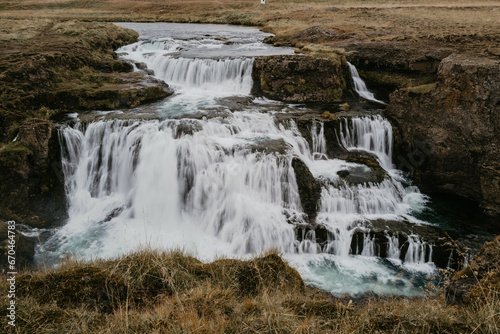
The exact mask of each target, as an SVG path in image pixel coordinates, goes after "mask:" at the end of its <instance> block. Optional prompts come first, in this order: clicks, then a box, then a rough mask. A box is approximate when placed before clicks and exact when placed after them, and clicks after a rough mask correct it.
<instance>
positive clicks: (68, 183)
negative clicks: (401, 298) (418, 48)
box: [39, 30, 432, 293]
mask: <svg viewBox="0 0 500 334" xmlns="http://www.w3.org/2000/svg"><path fill="white" fill-rule="evenodd" d="M199 34H200V35H199V38H198V39H196V40H195V41H189V40H187V39H185V37H184V35H185V32H181V33H179V35H180V36H181V37H182V38H181V37H179V38H177V39H176V38H174V37H169V38H160V39H158V38H157V39H154V38H153V39H151V40H143V41H140V42H138V43H135V44H133V45H129V46H125V47H123V48H122V49H121V50H120V52H122V57H125V58H127V59H129V60H132V61H133V62H143V63H145V64H146V66H147V67H148V68H149V69H152V70H153V71H154V72H155V76H156V77H158V78H160V79H162V80H164V81H165V82H167V83H168V84H171V85H173V86H175V89H176V92H177V94H176V95H175V96H173V97H171V98H169V99H168V101H165V102H164V104H162V106H161V108H163V109H162V110H161V111H159V114H160V115H163V116H166V117H165V118H164V119H162V120H155V121H143V120H106V121H103V120H99V121H95V122H90V123H84V124H78V123H77V124H75V125H74V126H62V127H61V128H60V129H59V136H60V143H61V155H62V166H63V171H64V177H65V189H66V196H67V199H68V203H69V209H68V215H69V219H68V221H67V223H66V224H65V225H64V226H62V227H60V228H58V229H56V230H55V231H54V232H53V234H52V235H51V236H50V237H49V238H48V240H47V241H45V242H44V243H43V244H42V245H40V249H39V250H40V252H41V253H43V256H44V258H45V259H47V258H52V259H53V262H57V260H58V259H60V258H63V257H65V256H66V255H76V256H83V257H87V258H93V257H96V256H98V257H104V258H106V257H113V256H116V255H120V254H123V253H126V252H129V251H130V250H133V249H136V248H138V247H141V246H144V245H146V246H149V247H151V248H162V249H183V250H185V251H187V252H188V253H191V254H193V255H195V256H197V257H199V258H200V259H201V260H203V261H209V260H214V259H216V258H218V257H221V256H223V257H246V256H248V255H251V254H260V253H262V252H265V251H268V250H271V249H277V250H278V251H280V252H282V253H283V254H284V256H285V257H287V259H288V260H290V261H291V262H292V263H294V264H295V266H296V268H298V269H299V272H300V273H301V275H303V277H305V279H306V280H307V281H308V283H310V282H314V280H318V279H319V280H320V282H319V283H318V284H317V285H318V286H321V287H327V286H329V284H334V285H335V284H339V283H338V282H340V281H342V279H337V278H338V277H330V276H329V275H331V273H332V272H334V273H336V275H339V276H340V277H341V278H342V277H344V280H345V281H347V282H348V284H347V285H348V287H347V288H339V287H338V286H334V287H333V288H331V289H330V290H329V291H332V292H341V291H342V293H344V292H353V293H355V292H356V291H355V290H352V289H353V284H352V283H353V282H358V283H354V284H357V286H358V287H359V286H363V288H359V289H360V290H359V291H379V290H377V289H380V286H387V289H388V290H387V291H392V290H393V289H394V286H396V285H398V286H401V284H400V283H401V282H403V285H404V286H408V285H411V284H412V283H411V282H410V280H409V279H407V278H405V277H402V276H401V275H399V271H400V270H406V266H409V267H408V268H409V269H408V270H406V271H407V272H408V271H411V272H412V273H415V272H419V270H420V269H419V266H421V265H427V264H429V263H431V261H432V245H429V244H426V243H425V242H424V241H423V240H421V239H420V238H419V237H417V236H411V237H408V241H407V243H405V244H404V245H402V246H401V245H400V239H398V234H397V233H393V232H392V231H388V232H385V236H386V237H387V244H385V241H381V240H380V239H381V238H383V237H384V234H383V232H382V233H379V232H377V233H376V234H375V233H374V231H372V230H371V228H370V226H371V225H370V224H371V223H372V221H375V220H393V221H399V222H403V221H404V222H407V221H410V222H411V221H414V220H415V219H414V218H413V217H411V215H410V214H411V212H412V207H411V205H410V204H411V203H409V201H408V197H409V196H410V195H411V196H413V197H412V201H413V202H415V203H420V202H419V201H418V198H419V196H420V194H419V193H418V190H417V189H416V188H412V187H405V186H404V185H403V184H402V183H401V182H400V181H401V179H398V178H395V177H393V175H392V174H391V173H389V175H388V176H387V177H385V178H384V179H383V180H382V181H377V182H368V181H366V182H362V181H352V179H350V180H349V179H348V178H346V177H343V176H342V177H341V176H340V175H356V174H357V175H358V176H359V175H361V177H359V178H358V180H359V179H361V180H363V176H365V175H369V174H368V173H370V168H369V167H368V166H365V165H363V164H359V163H350V162H347V161H344V160H340V159H329V158H328V156H327V154H326V152H327V143H328V144H330V143H329V142H328V141H329V140H339V141H340V144H342V145H344V147H345V148H346V149H348V150H364V151H367V152H370V153H372V154H374V155H375V156H376V158H377V159H378V161H379V162H380V165H381V166H382V167H383V168H384V169H385V170H387V171H391V170H393V166H392V160H391V157H392V140H393V139H392V128H391V126H390V123H389V122H388V121H387V120H386V119H384V118H383V117H382V116H378V115H376V116H370V117H355V118H350V119H347V118H346V119H343V120H341V121H340V124H341V127H340V129H339V130H340V131H339V132H338V139H337V138H328V137H327V136H325V128H324V124H325V123H324V122H322V121H313V122H312V123H311V128H310V132H309V133H303V132H301V131H304V127H303V126H302V125H303V124H302V123H300V124H299V125H300V126H298V125H297V124H296V123H295V121H294V120H293V118H288V117H284V118H282V119H280V118H279V117H275V115H274V112H269V108H268V106H269V105H268V104H266V103H268V102H265V103H262V102H261V103H260V104H259V103H258V102H256V101H258V100H254V102H255V103H253V104H252V103H249V104H248V105H245V106H244V107H242V109H240V111H234V110H233V109H231V110H232V111H231V112H226V110H225V108H226V107H225V106H224V104H223V103H221V102H220V100H222V99H221V97H227V96H232V95H248V94H249V93H250V90H251V87H252V78H251V70H252V65H253V58H252V56H251V55H248V54H246V53H237V52H236V50H237V49H239V48H240V47H241V45H242V44H240V45H234V43H233V42H234V41H235V40H236V41H237V42H241V40H240V39H239V37H236V38H233V37H228V36H224V39H221V40H219V39H216V38H206V36H205V32H203V30H200V32H199ZM153 35H154V34H153ZM250 35H252V36H253V33H252V34H250ZM245 38H246V37H245ZM249 40H251V44H252V45H251V46H249V45H247V46H246V47H247V50H250V49H251V50H253V51H252V52H255V50H258V49H259V48H260V47H261V46H260V44H262V43H260V42H259V43H260V44H259V43H257V42H256V41H255V40H253V39H249ZM226 42H227V43H226ZM226 44H227V45H226ZM247 44H249V43H247ZM229 46H231V47H232V48H233V49H231V51H230V52H227V53H224V52H221V53H220V54H219V55H220V56H217V57H212V58H209V57H208V56H207V54H209V53H207V52H208V51H207V50H217V49H221V50H222V49H223V48H227V47H229ZM265 48H269V46H265ZM186 49H189V50H187V51H186ZM193 50H195V51H193ZM238 52H240V51H238ZM245 52H246V51H245ZM290 52H292V53H293V50H290ZM197 55H200V56H201V57H197ZM350 66H351V65H350ZM351 71H353V80H354V81H355V82H356V81H357V79H359V81H360V82H361V84H362V85H361V86H359V85H358V84H357V85H356V90H357V91H358V93H360V92H366V93H368V94H370V93H369V92H368V91H367V90H366V86H364V83H363V82H362V80H361V79H360V78H359V75H357V72H356V70H355V68H354V67H351ZM363 87H364V88H363ZM360 95H361V96H363V95H362V93H360ZM364 97H365V98H367V99H370V98H369V97H366V96H364ZM247 99H248V98H247V97H245V98H244V99H241V100H247ZM200 100H201V101H202V103H198V102H199V101H200ZM207 100H210V101H209V102H207ZM371 100H372V101H377V102H380V101H378V100H376V99H374V98H373V94H371ZM193 101H194V102H193ZM224 102H227V101H224ZM270 103H271V102H270ZM272 103H274V106H276V110H278V109H279V108H282V107H283V108H291V107H284V105H283V104H280V103H278V102H272ZM207 105H208V106H209V107H210V108H212V109H214V110H215V109H216V110H220V109H224V113H222V112H221V113H216V114H215V116H211V117H205V118H202V119H199V117H194V118H193V119H188V118H187V117H188V116H186V115H188V114H189V113H190V112H191V111H193V112H194V113H199V112H203V110H204V108H207ZM178 109H179V110H181V111H180V112H179V113H177V114H176V112H177V111H178ZM186 109H189V112H186ZM207 109H208V108H207ZM164 110H167V112H165V113H163V114H162V112H163V111H164ZM131 113H133V111H131ZM171 115H175V116H176V117H175V119H170V118H173V117H170V116H171ZM179 115H181V116H180V117H177V116H179ZM169 117H170V118H169ZM299 128H300V129H299ZM305 128H307V126H306V127H305ZM306 138H307V140H306ZM293 159H300V160H302V162H303V163H304V164H302V165H305V166H306V167H307V168H306V169H308V170H309V171H306V172H307V174H308V175H306V176H305V177H304V175H301V174H300V173H301V171H300V170H294V168H293V166H296V165H295V164H293V166H292V161H293ZM341 171H342V172H344V173H339V172H341ZM309 172H310V173H309ZM345 172H348V173H345ZM339 174H340V175H339ZM310 175H312V177H311V176H310ZM366 179H367V180H368V179H370V178H369V177H367V178H366ZM348 181H349V182H348ZM311 182H315V184H314V185H313V186H312V185H311ZM356 182H358V183H356ZM299 185H300V186H301V187H299ZM299 188H300V189H301V190H300V192H299ZM304 188H306V189H307V188H316V189H318V191H315V195H314V196H316V198H315V199H314V200H316V199H317V197H319V199H318V201H317V203H316V205H317V212H314V213H313V214H311V213H310V212H309V211H308V213H307V214H306V213H305V212H304V209H303V207H302V204H303V203H301V200H302V201H304V200H306V201H307V200H308V199H309V198H302V199H301V196H300V195H302V197H303V196H304V194H302V192H303V189H304ZM305 196H309V194H306V195H305ZM413 202H412V203H413ZM306 211H307V210H306ZM309 215H311V216H309ZM412 219H413V220H412ZM361 238H363V240H361ZM358 239H359V240H358ZM401 240H402V239H401ZM382 245H387V246H384V247H387V248H381V247H382ZM406 246H408V247H407V248H406ZM361 247H362V248H361ZM405 251H406V253H405ZM426 252H427V253H426ZM381 254H382V256H386V257H387V258H389V259H392V260H396V259H397V260H398V261H391V262H393V263H392V264H390V265H387V263H388V261H386V260H381V259H380V256H381ZM318 259H319V260H318ZM325 259H326V260H325ZM400 260H403V261H400ZM317 263H320V268H319V269H317V268H315V265H316V264H317ZM332 263H333V264H332ZM394 268H396V269H394ZM311 277H312V278H311ZM318 277H319V278H318ZM373 277H377V278H378V277H380V281H378V282H377V279H375V280H374V281H373V282H374V285H373V286H370V287H368V288H365V287H364V286H365V285H366V284H368V283H366V282H368V281H372V278H373ZM396 277H397V278H396ZM345 278H347V279H345ZM326 289H327V290H328V289H329V288H326ZM346 289H347V290H346ZM391 293H392V292H391ZM402 293H406V292H405V291H404V292H402Z"/></svg>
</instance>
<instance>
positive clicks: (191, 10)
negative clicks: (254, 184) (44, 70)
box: [0, 0, 500, 44]
mask: <svg viewBox="0 0 500 334" xmlns="http://www.w3.org/2000/svg"><path fill="white" fill-rule="evenodd" d="M0 8H1V11H0V18H2V19H16V20H18V19H28V20H31V19H33V18H43V19H59V20H60V19H62V20H68V19H81V20H92V21H94V20H100V21H176V22H209V23H232V24H248V25H259V26H262V27H263V28H265V29H266V30H268V31H271V32H273V33H275V34H278V35H279V36H290V35H293V34H295V33H297V32H299V31H300V30H303V29H305V28H307V27H310V26H314V25H318V26H322V27H326V28H334V29H340V30H342V31H346V32H349V33H353V34H356V36H357V37H358V38H360V39H368V40H373V39H374V40H376V41H382V40H392V39H394V38H406V39H408V38H431V39H439V38H445V37H446V36H455V37H456V36H475V37H476V39H477V38H482V37H483V36H484V37H486V36H489V37H492V38H494V37H497V38H498V32H499V31H500V30H499V29H500V2H499V1H477V2H474V1H472V2H471V1H451V0H444V1H443V0H441V1H439V2H435V1H430V0H418V1H412V0H401V1H385V0H366V1H364V0H350V1H340V0H334V1H321V0H315V1H306V0H269V1H267V4H266V5H261V4H260V1H258V0H220V1H211V0H198V1H179V0H163V1H159V0H140V1H138V0H135V1H134V0H128V1H116V0H105V1H93V0H71V1H69V0H52V1H41V0H27V1H19V2H12V1H6V0H2V1H0ZM4 22H5V21H4ZM2 26H3V27H4V29H5V28H6V27H10V24H5V23H4V24H2ZM472 42H473V44H475V43H476V42H478V41H475V42H474V41H472Z"/></svg>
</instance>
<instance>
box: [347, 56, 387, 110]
mask: <svg viewBox="0 0 500 334" xmlns="http://www.w3.org/2000/svg"><path fill="white" fill-rule="evenodd" d="M347 64H348V65H349V71H350V72H351V78H352V81H353V82H354V90H355V91H356V93H358V95H359V96H361V97H362V98H364V99H366V100H368V101H373V102H377V103H380V104H386V103H385V102H383V101H380V100H377V99H376V98H375V95H373V93H372V92H370V91H369V90H368V88H366V84H365V82H364V81H363V79H361V77H360V76H359V73H358V70H357V69H356V66H354V65H353V64H351V63H349V62H348V63H347Z"/></svg>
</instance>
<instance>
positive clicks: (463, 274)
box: [446, 237, 500, 304]
mask: <svg viewBox="0 0 500 334" xmlns="http://www.w3.org/2000/svg"><path fill="white" fill-rule="evenodd" d="M499 297H500V237H497V238H496V239H495V240H493V241H490V242H487V243H486V244H485V245H484V247H483V248H482V249H481V250H480V251H479V253H478V254H476V255H475V256H474V257H473V258H472V259H471V261H470V262H469V265H468V266H467V267H466V268H465V269H463V270H461V271H459V272H458V273H456V274H455V275H454V276H453V278H452V280H451V283H450V285H449V286H448V288H447V289H446V301H447V302H448V303H450V304H455V303H471V302H474V301H478V300H484V299H489V300H498V298H499Z"/></svg>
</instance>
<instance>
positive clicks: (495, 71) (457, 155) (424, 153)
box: [386, 55, 500, 215]
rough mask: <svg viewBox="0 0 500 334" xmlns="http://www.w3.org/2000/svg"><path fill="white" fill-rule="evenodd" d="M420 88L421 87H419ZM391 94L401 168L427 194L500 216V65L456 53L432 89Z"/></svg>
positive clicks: (446, 61) (389, 113) (445, 63)
mask: <svg viewBox="0 0 500 334" xmlns="http://www.w3.org/2000/svg"><path fill="white" fill-rule="evenodd" d="M417 88H418V87H417ZM417 88H412V89H406V90H399V91H397V92H395V93H394V94H392V95H391V102H390V103H389V106H388V108H387V111H386V116H387V117H388V118H389V119H390V120H391V122H392V123H393V125H394V126H395V127H396V128H397V133H398V136H397V138H396V146H397V152H398V154H397V157H396V158H395V163H396V164H397V166H398V168H400V169H403V170H406V171H409V172H411V176H412V178H413V179H414V180H415V182H416V184H417V185H418V186H419V187H421V189H422V190H423V191H424V192H429V193H451V194H455V195H459V196H462V197H465V198H469V199H471V200H474V201H476V202H478V203H480V205H481V207H482V208H483V209H484V210H485V211H486V212H487V213H489V214H491V215H499V214H500V151H499V147H500V137H499V136H498V133H500V116H499V115H500V62H499V61H498V60H494V59H489V58H480V57H477V56H470V55H452V56H449V57H447V58H446V59H444V60H443V61H442V63H441V65H440V67H439V76H438V81H437V84H436V85H435V86H432V87H429V89H422V90H419V89H417Z"/></svg>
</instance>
